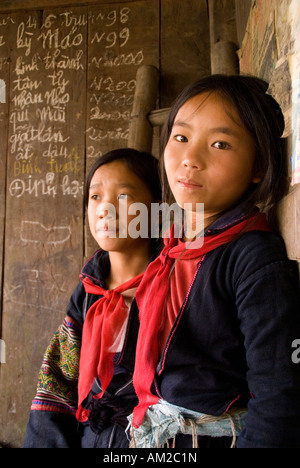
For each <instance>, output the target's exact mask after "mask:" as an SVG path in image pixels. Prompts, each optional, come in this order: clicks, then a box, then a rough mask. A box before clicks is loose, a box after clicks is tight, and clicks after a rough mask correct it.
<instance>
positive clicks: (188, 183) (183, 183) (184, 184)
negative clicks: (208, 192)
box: [178, 178, 203, 189]
mask: <svg viewBox="0 0 300 468" xmlns="http://www.w3.org/2000/svg"><path fill="white" fill-rule="evenodd" d="M178 183H179V186H180V187H181V188H184V189H201V188H203V185H202V184H199V182H197V181H195V180H193V179H186V178H182V179H178Z"/></svg>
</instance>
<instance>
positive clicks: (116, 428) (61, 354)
mask: <svg viewBox="0 0 300 468" xmlns="http://www.w3.org/2000/svg"><path fill="white" fill-rule="evenodd" d="M160 199H161V188H160V181H159V175H158V161H157V160H156V159H155V158H154V157H153V156H151V155H149V154H148V153H143V152H139V151H136V150H133V149H119V150H114V151H111V152H109V153H107V154H105V155H104V156H102V157H101V158H100V159H99V160H97V161H96V162H95V164H94V165H93V166H92V168H91V169H90V172H89V174H88V177H87V182H86V204H87V210H88V220H89V226H90V230H91V233H92V235H93V237H94V239H95V240H96V241H97V243H98V244H99V246H100V250H98V251H97V252H96V253H95V254H94V256H93V257H92V258H91V259H90V260H89V261H88V262H87V263H86V264H85V265H84V267H83V270H82V272H81V282H80V283H79V284H78V286H77V288H76V289H75V291H74V293H73V295H72V296H71V299H70V303H69V306H68V309H67V315H66V318H65V320H64V323H63V324H62V325H61V326H60V327H59V329H58V331H57V332H56V333H55V335H54V336H53V338H52V340H51V343H50V345H49V347H48V349H47V351H46V354H45V357H44V361H43V364H42V368H41V371H40V375H39V382H38V388H37V394H36V397H35V399H34V400H33V402H32V407H31V412H30V417H29V421H28V424H27V432H26V437H25V442H24V446H25V447H42V448H53V447H94V446H95V447H128V439H127V437H126V434H125V431H124V428H125V427H126V425H127V419H126V416H127V415H128V414H129V413H130V412H131V411H132V409H133V407H134V406H135V405H136V403H137V399H136V395H135V392H134V389H133V386H132V372H133V366H134V356H135V346H136V339H137V332H138V326H139V323H138V312H137V307H136V303H135V300H134V293H135V290H136V288H137V286H138V284H139V283H140V281H141V279H142V277H143V273H144V271H145V269H146V267H147V264H148V263H149V261H150V259H151V258H152V257H153V256H155V255H156V249H157V247H158V246H157V240H154V241H152V240H151V238H150V236H149V237H148V238H147V237H141V236H138V234H137V235H135V236H134V238H133V237H132V236H130V235H129V233H128V228H129V226H130V223H131V222H132V220H133V219H134V216H133V215H132V214H130V213H131V212H132V210H131V211H130V207H132V206H133V204H134V203H142V204H143V206H146V207H147V209H148V210H149V211H148V212H149V214H150V208H151V206H150V205H151V203H153V202H159V201H160ZM79 355H80V365H79ZM78 371H79V378H78ZM77 383H78V391H77ZM75 415H76V417H75ZM76 418H77V419H76ZM78 421H79V422H80V424H79V429H78Z"/></svg>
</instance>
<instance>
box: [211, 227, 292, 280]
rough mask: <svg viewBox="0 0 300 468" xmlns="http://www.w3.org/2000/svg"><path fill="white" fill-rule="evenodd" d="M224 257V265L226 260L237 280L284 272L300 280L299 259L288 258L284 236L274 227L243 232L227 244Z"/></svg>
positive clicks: (222, 261) (228, 267)
mask: <svg viewBox="0 0 300 468" xmlns="http://www.w3.org/2000/svg"><path fill="white" fill-rule="evenodd" d="M221 257H222V259H220V261H221V263H222V264H223V267H224V268H225V266H224V265H225V264H226V270H227V272H230V274H231V275H232V278H234V279H235V280H236V281H238V282H242V281H243V280H245V279H247V278H250V277H251V276H252V277H253V278H254V277H263V276H265V275H269V276H270V275H271V276H272V275H273V276H274V275H278V274H279V273H283V272H285V275H286V276H290V277H291V278H292V279H294V280H295V281H296V282H297V281H299V280H297V278H298V277H299V271H298V264H297V262H296V261H294V260H291V259H289V257H288V255H287V250H286V246H285V242H284V240H283V238H282V237H281V236H280V235H279V234H277V233H274V232H272V231H251V232H246V233H244V234H242V235H241V236H239V237H238V238H237V239H235V240H234V241H232V242H231V243H230V244H228V246H226V248H225V249H224V251H223V255H221Z"/></svg>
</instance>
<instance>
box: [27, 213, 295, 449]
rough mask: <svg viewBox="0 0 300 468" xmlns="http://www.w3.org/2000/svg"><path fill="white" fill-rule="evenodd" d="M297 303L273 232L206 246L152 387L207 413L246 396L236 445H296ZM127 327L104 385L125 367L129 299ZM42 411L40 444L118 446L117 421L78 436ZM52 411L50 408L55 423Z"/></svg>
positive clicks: (227, 222) (76, 304) (133, 331)
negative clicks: (51, 441) (95, 432)
mask: <svg viewBox="0 0 300 468" xmlns="http://www.w3.org/2000/svg"><path fill="white" fill-rule="evenodd" d="M242 216H243V212H242V210H241V207H238V208H236V209H235V210H233V211H231V212H230V213H227V214H225V215H224V216H223V217H222V218H220V219H219V220H218V221H216V222H215V223H214V224H213V225H212V226H211V227H210V228H209V229H208V231H207V232H206V235H210V233H213V232H216V231H221V230H224V229H226V228H227V227H229V226H231V225H232V224H235V223H236V222H237V221H238V220H239V219H240V218H241V217H242ZM86 267H87V268H90V267H92V263H89V264H88V266H86ZM92 268H93V267H92ZM84 272H85V274H88V275H89V274H90V275H92V276H93V274H92V272H89V270H86V269H85V270H84ZM101 276H102V275H100V277H101ZM103 277H105V276H102V278H103ZM81 288H82V285H79V286H78V288H77V290H76V291H75V293H74V295H73V296H72V299H71V302H70V306H69V309H68V313H69V314H71V315H72V317H73V318H74V319H75V320H77V321H80V320H81V322H82V320H83V317H82V310H83V308H84V307H83V302H84V297H85V295H84V294H83V291H82V289H81ZM92 300H93V298H92ZM299 305H300V293H299V275H298V269H297V263H296V262H293V261H290V260H289V259H288V258H287V255H286V250H285V246H284V242H283V240H282V239H281V238H280V237H279V236H277V235H276V234H273V233H270V232H249V233H246V234H243V235H242V236H241V237H240V238H238V239H236V240H235V241H233V242H231V243H230V244H228V245H226V246H222V247H219V248H217V249H216V250H214V251H212V252H210V253H208V254H207V255H206V256H205V258H204V259H203V261H200V262H199V264H198V269H197V272H196V275H195V278H194V282H193V285H192V288H190V292H189V295H188V299H187V301H185V303H184V306H183V307H182V308H181V310H180V311H179V313H178V316H177V319H176V321H175V323H174V326H173V329H172V331H171V333H170V335H169V339H168V341H167V343H166V346H165V349H164V352H163V355H162V357H161V360H160V363H159V365H158V369H157V373H156V378H155V382H154V383H153V391H154V392H156V393H157V394H158V395H159V396H161V397H162V398H164V399H165V400H167V401H169V402H171V403H174V404H176V405H179V406H184V407H187V408H191V409H194V410H196V411H200V412H204V413H208V414H214V415H219V414H221V413H222V412H224V411H226V410H228V409H229V408H230V407H231V406H241V407H245V406H247V405H248V416H247V420H246V424H247V425H246V430H245V431H244V432H243V433H242V434H241V435H240V436H239V437H238V441H237V447H249V448H254V447H300V364H295V363H293V361H292V359H291V355H292V352H293V351H294V350H293V348H292V343H293V341H294V340H295V339H300V308H299ZM127 330H128V331H129V333H128V336H130V339H129V340H126V341H125V344H124V350H123V352H122V353H121V354H120V355H118V356H116V376H115V379H114V380H113V382H112V383H111V385H112V387H111V388H109V390H111V389H112V393H113V392H114V391H115V390H114V385H116V387H117V388H119V389H120V388H122V383H121V381H122V382H123V383H124V382H125V380H126V378H127V376H126V373H127V372H129V374H130V376H131V373H132V370H133V365H134V353H135V344H136V343H135V339H136V336H137V332H138V311H137V309H136V303H135V301H134V303H133V305H132V310H131V315H130V321H129V324H128V328H127ZM118 376H119V377H118ZM118 379H120V383H121V386H119V382H118ZM123 379H125V380H123ZM125 387H126V385H125ZM127 390H128V387H127ZM127 390H126V391H127ZM131 390H132V388H131ZM129 396H130V397H131V396H132V394H131V393H130V392H129ZM32 413H36V414H35V415H32ZM37 413H41V412H38V411H35V412H31V415H30V418H31V419H30V420H29V423H28V429H27V435H26V440H25V442H26V443H25V446H29V447H30V446H38V445H34V444H33V443H32V440H34V438H35V437H36V433H38V432H39V427H43V428H45V424H44V421H43V425H41V421H39V418H42V416H41V415H38V414H37ZM48 417H49V426H48V434H44V437H42V436H41V438H42V439H44V442H43V443H44V444H48V445H40V446H51V445H50V444H49V442H48V441H49V438H50V439H51V437H52V435H51V434H53V438H54V439H55V438H56V441H57V440H59V438H61V440H60V442H59V443H58V445H56V446H68V447H72V446H80V441H79V439H80V438H81V440H82V443H83V446H93V444H94V443H95V445H96V446H98V447H101V446H102V447H104V446H105V447H108V446H112V447H117V446H120V447H125V446H127V445H126V444H127V441H126V439H124V431H121V430H120V429H117V428H116V426H114V428H111V427H110V428H109V429H108V432H106V430H105V431H103V432H102V433H101V434H100V436H99V437H100V439H99V440H98V441H95V437H94V435H93V434H92V433H91V431H90V429H89V428H88V429H86V428H85V432H84V435H83V437H82V434H80V435H78V433H77V427H76V425H75V422H73V430H70V425H69V421H68V422H66V421H64V420H62V419H60V418H59V417H58V416H57V415H55V414H52V415H51V414H49V416H48ZM51 418H52V419H54V420H55V418H58V420H59V421H58V423H57V421H54V423H53V421H50V420H51ZM68 418H70V417H69V416H68ZM64 424H65V425H67V427H68V431H66V430H65V428H64V427H63V425H64ZM61 428H62V430H61ZM88 431H90V433H88ZM55 432H57V434H55ZM184 437H185V436H183V438H184ZM181 439H182V438H181ZM202 439H203V440H204V439H207V438H202ZM211 441H213V442H214V443H212V442H211ZM211 441H207V440H206V441H202V442H201V441H200V444H199V445H200V447H201V446H203V447H210V446H212V447H215V446H222V444H221V441H218V440H216V439H211ZM118 444H119V445H118ZM181 444H182V445H181ZM185 445H186V440H185V441H182V440H179V441H177V440H176V447H180V446H185ZM229 445H230V444H229ZM52 446H53V445H52ZM226 446H227V445H226Z"/></svg>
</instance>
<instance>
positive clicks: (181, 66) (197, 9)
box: [160, 0, 210, 108]
mask: <svg viewBox="0 0 300 468" xmlns="http://www.w3.org/2000/svg"><path fill="white" fill-rule="evenodd" d="M209 50H210V43H209V23H208V13H207V3H206V0H163V1H162V2H161V70H162V71H161V89H160V96H161V98H160V107H162V108H163V107H170V105H171V104H172V101H173V100H174V98H175V97H176V96H177V94H178V93H179V92H180V91H181V90H182V89H183V88H184V87H185V86H187V85H188V84H189V83H191V82H192V81H195V80H196V79H197V78H200V77H201V76H205V75H209V74H210V57H209Z"/></svg>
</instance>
